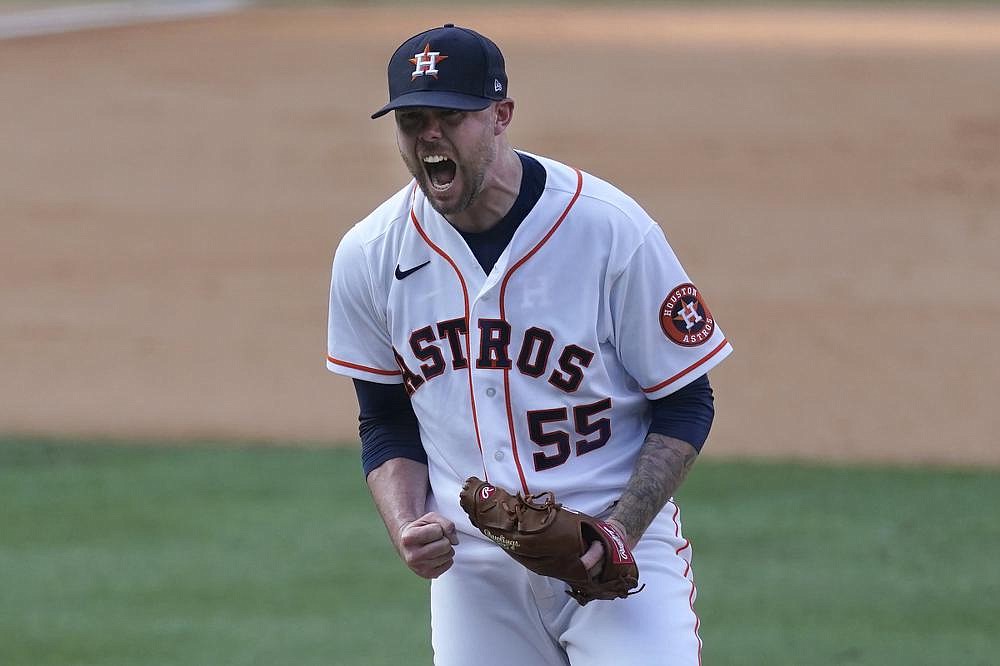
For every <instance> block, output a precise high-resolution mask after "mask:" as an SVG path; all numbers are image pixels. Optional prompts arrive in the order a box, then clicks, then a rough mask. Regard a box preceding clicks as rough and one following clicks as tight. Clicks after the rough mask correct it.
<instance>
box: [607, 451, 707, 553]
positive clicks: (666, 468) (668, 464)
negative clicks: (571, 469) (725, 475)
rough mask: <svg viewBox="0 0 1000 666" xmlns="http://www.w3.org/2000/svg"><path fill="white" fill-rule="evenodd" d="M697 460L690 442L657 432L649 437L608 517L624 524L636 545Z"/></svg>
mask: <svg viewBox="0 0 1000 666" xmlns="http://www.w3.org/2000/svg"><path fill="white" fill-rule="evenodd" d="M697 457H698V452H697V451H696V450H695V449H694V447H693V446H691V445H690V444H688V443H687V442H683V441H681V440H679V439H674V438H673V437H667V436H666V435H659V434H656V433H650V434H649V435H648V436H647V437H646V441H645V442H644V443H643V445H642V449H640V451H639V459H638V460H637V461H636V464H635V471H633V472H632V478H631V479H629V482H628V485H627V486H625V492H623V493H622V496H621V499H619V500H618V503H617V504H616V505H615V508H614V511H612V512H611V515H610V516H609V518H611V519H613V520H616V521H617V522H619V523H621V525H622V527H624V528H625V531H626V532H627V533H628V535H629V540H630V541H631V542H632V543H633V544H634V543H635V542H636V541H638V540H639V537H640V536H642V534H643V532H645V531H646V528H647V527H649V524H650V523H651V522H653V518H655V517H656V514H658V513H659V512H660V509H662V508H663V506H664V505H665V504H666V503H667V500H669V499H670V498H671V497H672V496H673V494H674V493H675V492H677V489H678V488H680V486H681V483H682V482H683V481H684V477H685V476H687V473H688V470H690V469H691V466H692V465H694V461H695V458H697Z"/></svg>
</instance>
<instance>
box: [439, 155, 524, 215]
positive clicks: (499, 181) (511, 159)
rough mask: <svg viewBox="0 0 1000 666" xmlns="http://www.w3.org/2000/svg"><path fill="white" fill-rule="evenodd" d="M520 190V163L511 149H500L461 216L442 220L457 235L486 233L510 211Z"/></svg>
mask: <svg viewBox="0 0 1000 666" xmlns="http://www.w3.org/2000/svg"><path fill="white" fill-rule="evenodd" d="M520 189H521V159H520V158H519V157H518V156H517V153H515V152H514V149H513V148H511V147H510V146H509V145H504V146H503V148H501V150H500V152H499V154H498V155H497V159H496V161H495V162H494V163H493V165H492V167H491V168H490V171H489V174H488V175H487V177H486V180H485V181H484V182H483V189H482V191H481V192H480V193H479V196H477V197H476V200H475V201H474V202H473V203H472V205H471V206H469V207H468V208H466V209H465V210H463V211H462V212H461V213H456V214H455V215H448V216H446V217H447V220H448V221H449V222H451V224H452V225H453V226H454V227H455V228H457V229H458V230H459V231H465V232H470V233H478V232H482V231H486V230H487V229H489V228H491V227H493V226H494V225H495V224H496V223H497V222H499V221H500V220H502V219H503V216H504V215H506V214H507V213H508V212H509V211H510V209H511V208H512V207H513V206H514V201H516V200H517V195H518V192H519V191H520Z"/></svg>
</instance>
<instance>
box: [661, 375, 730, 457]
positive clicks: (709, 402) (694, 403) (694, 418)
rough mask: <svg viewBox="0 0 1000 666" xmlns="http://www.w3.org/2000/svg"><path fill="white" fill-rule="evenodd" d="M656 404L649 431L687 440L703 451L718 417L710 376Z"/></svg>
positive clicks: (703, 377)
mask: <svg viewBox="0 0 1000 666" xmlns="http://www.w3.org/2000/svg"><path fill="white" fill-rule="evenodd" d="M651 402H652V403H653V422H652V424H651V425H650V427H649V432H651V433H652V432H655V433H657V434H660V435H666V436H667V437H673V438H675V439H679V440H681V441H683V442H687V443H688V444H690V445H691V446H693V447H694V448H695V450H696V451H698V452H701V449H702V447H703V446H704V445H705V442H706V440H708V433H709V431H710V430H711V429H712V421H713V420H714V419H715V398H714V396H713V394H712V386H711V384H709V383H708V375H702V376H701V377H699V378H698V379H696V380H694V381H693V382H691V383H690V384H688V385H687V386H685V387H683V388H680V389H678V390H676V391H674V392H673V393H671V394H670V395H667V396H664V397H662V398H659V399H657V400H653V401H651Z"/></svg>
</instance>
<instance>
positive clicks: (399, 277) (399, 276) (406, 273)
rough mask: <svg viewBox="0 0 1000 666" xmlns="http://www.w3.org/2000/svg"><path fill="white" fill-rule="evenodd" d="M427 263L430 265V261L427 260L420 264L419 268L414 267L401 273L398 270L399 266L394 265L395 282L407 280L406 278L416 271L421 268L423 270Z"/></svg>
mask: <svg viewBox="0 0 1000 666" xmlns="http://www.w3.org/2000/svg"><path fill="white" fill-rule="evenodd" d="M429 263H431V262H430V260H427V261H425V262H424V263H422V264H420V265H419V266H414V267H413V268H411V269H410V270H408V271H401V270H399V264H396V279H397V280H402V279H404V278H408V277H410V276H411V275H413V274H414V273H416V272H417V271H419V270H420V269H421V268H423V267H424V266H426V265H427V264H429Z"/></svg>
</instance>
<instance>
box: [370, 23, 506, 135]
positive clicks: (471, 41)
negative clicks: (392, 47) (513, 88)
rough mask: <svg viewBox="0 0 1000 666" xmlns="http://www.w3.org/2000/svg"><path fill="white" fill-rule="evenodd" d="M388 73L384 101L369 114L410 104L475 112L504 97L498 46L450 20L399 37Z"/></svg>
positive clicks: (379, 113)
mask: <svg viewBox="0 0 1000 666" xmlns="http://www.w3.org/2000/svg"><path fill="white" fill-rule="evenodd" d="M388 73H389V103H388V104H386V105H385V106H383V107H382V108H381V109H379V110H378V111H376V112H375V113H373V114H372V118H378V117H380V116H384V115H385V114H387V113H389V112H390V111H392V110H393V109H403V108H406V107H411V106H430V107H435V108H439V109H459V110H462V111H479V110H481V109H485V108H486V107H487V106H489V105H490V103H491V102H495V101H498V100H502V99H506V98H507V72H506V71H504V61H503V54H502V53H500V49H499V48H497V45H496V44H494V43H493V42H492V41H490V40H489V39H487V38H486V37H483V36H482V35H480V34H479V33H478V32H476V31H475V30H469V29H468V28H460V27H458V26H456V25H454V24H452V23H446V24H445V25H444V26H443V27H441V28H431V29H430V30H426V31H424V32H422V33H420V34H419V35H414V36H413V37H410V38H409V39H408V40H406V41H405V42H403V43H402V44H401V45H400V46H399V48H398V49H396V52H395V53H393V54H392V58H390V59H389V68H388Z"/></svg>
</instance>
